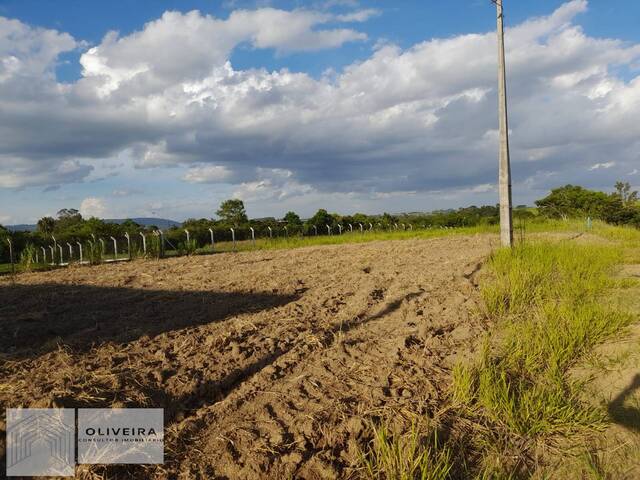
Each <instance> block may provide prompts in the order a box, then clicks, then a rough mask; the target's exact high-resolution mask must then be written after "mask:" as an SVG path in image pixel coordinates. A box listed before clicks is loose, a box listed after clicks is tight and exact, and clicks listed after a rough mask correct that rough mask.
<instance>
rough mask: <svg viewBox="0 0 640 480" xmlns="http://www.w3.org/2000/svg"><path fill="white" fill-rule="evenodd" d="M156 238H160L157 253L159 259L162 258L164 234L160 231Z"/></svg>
mask: <svg viewBox="0 0 640 480" xmlns="http://www.w3.org/2000/svg"><path fill="white" fill-rule="evenodd" d="M157 232H158V237H159V238H160V249H159V252H158V255H159V257H160V258H163V257H164V233H162V230H158V231H157Z"/></svg>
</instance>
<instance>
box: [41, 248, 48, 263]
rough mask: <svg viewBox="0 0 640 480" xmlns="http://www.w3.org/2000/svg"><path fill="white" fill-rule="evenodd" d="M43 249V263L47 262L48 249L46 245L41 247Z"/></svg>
mask: <svg viewBox="0 0 640 480" xmlns="http://www.w3.org/2000/svg"><path fill="white" fill-rule="evenodd" d="M40 249H41V250H42V263H45V264H46V263H47V249H46V248H44V247H40Z"/></svg>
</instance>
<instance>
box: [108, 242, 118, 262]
mask: <svg viewBox="0 0 640 480" xmlns="http://www.w3.org/2000/svg"><path fill="white" fill-rule="evenodd" d="M109 238H111V241H112V242H113V259H114V260H117V259H118V241H117V240H116V239H115V237H109Z"/></svg>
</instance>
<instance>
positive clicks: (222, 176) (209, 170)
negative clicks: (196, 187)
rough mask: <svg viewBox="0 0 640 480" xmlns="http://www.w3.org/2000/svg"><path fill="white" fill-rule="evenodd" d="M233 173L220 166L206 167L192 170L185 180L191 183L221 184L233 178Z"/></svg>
mask: <svg viewBox="0 0 640 480" xmlns="http://www.w3.org/2000/svg"><path fill="white" fill-rule="evenodd" d="M232 175H233V173H232V172H231V170H229V169H228V168H227V167H224V166H220V165H205V166H202V167H193V168H190V169H189V170H188V171H187V173H186V174H185V176H184V177H183V180H184V181H186V182H189V183H221V182H224V181H225V180H228V179H229V178H231V176H232Z"/></svg>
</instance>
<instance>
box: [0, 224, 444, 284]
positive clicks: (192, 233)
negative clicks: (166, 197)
mask: <svg viewBox="0 0 640 480" xmlns="http://www.w3.org/2000/svg"><path fill="white" fill-rule="evenodd" d="M414 228H415V229H431V228H439V229H449V228H453V227H448V226H435V227H434V226H431V225H428V224H424V225H420V226H417V225H415V226H414V225H413V224H410V223H394V224H390V225H387V224H382V223H377V224H373V223H355V224H337V225H336V224H333V225H328V224H327V225H305V226H304V227H303V226H284V227H271V226H265V227H240V228H215V229H214V228H208V229H206V228H205V229H192V230H190V229H170V230H167V231H162V230H153V231H136V232H133V231H132V232H126V233H124V234H123V235H117V236H98V235H95V234H89V235H84V236H67V237H65V238H58V237H56V236H55V235H50V236H49V237H48V238H46V239H42V238H41V239H37V240H36V241H33V242H29V243H27V244H26V245H25V246H23V248H22V249H21V250H20V251H17V250H16V244H15V242H14V241H12V239H11V237H9V238H6V239H5V240H4V243H5V244H6V246H7V250H6V252H4V255H3V256H4V258H3V259H0V273H15V272H18V271H31V270H42V269H48V268H56V267H66V266H69V265H97V264H101V263H113V262H123V261H130V260H134V259H137V258H156V259H160V258H167V257H177V256H184V255H203V254H213V253H222V252H235V251H240V250H243V251H244V250H251V249H256V248H263V247H264V246H265V244H266V245H267V246H268V244H269V243H270V242H273V243H276V242H282V241H285V242H286V241H289V240H292V241H293V240H302V239H305V238H314V237H329V236H336V235H337V236H340V235H366V234H370V233H374V232H394V231H396V232H400V231H406V232H409V231H413V230H414Z"/></svg>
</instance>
